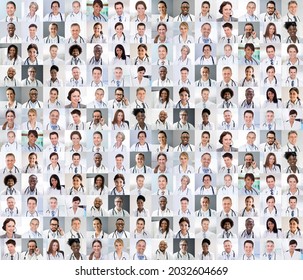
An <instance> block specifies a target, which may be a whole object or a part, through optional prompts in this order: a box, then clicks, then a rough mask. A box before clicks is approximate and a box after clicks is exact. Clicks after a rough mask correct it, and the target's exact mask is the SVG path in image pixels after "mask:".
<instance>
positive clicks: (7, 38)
mask: <svg viewBox="0 0 303 280" xmlns="http://www.w3.org/2000/svg"><path fill="white" fill-rule="evenodd" d="M0 43H22V39H21V38H20V37H19V36H18V35H16V34H15V35H14V36H13V37H10V36H8V35H7V36H5V37H2V38H1V40H0Z"/></svg>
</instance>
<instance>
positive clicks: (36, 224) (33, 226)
mask: <svg viewBox="0 0 303 280" xmlns="http://www.w3.org/2000/svg"><path fill="white" fill-rule="evenodd" d="M29 226H30V229H31V231H33V232H36V231H37V229H38V227H39V221H37V220H31V222H30V224H29Z"/></svg>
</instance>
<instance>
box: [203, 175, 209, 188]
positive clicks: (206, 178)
mask: <svg viewBox="0 0 303 280" xmlns="http://www.w3.org/2000/svg"><path fill="white" fill-rule="evenodd" d="M203 184H204V186H207V187H208V186H210V184H211V178H209V177H208V176H206V177H204V179H203Z"/></svg>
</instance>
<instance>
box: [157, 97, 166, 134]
mask: <svg viewBox="0 0 303 280" xmlns="http://www.w3.org/2000/svg"><path fill="white" fill-rule="evenodd" d="M166 107H167V102H166V104H165V107H164V108H166ZM157 123H158V124H159V125H160V124H161V123H162V122H161V121H160V120H156V125H157ZM165 128H166V129H167V130H168V123H167V122H165Z"/></svg>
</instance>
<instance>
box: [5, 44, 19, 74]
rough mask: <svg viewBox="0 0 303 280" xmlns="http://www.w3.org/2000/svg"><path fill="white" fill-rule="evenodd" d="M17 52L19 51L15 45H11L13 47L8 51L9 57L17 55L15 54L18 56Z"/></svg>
mask: <svg viewBox="0 0 303 280" xmlns="http://www.w3.org/2000/svg"><path fill="white" fill-rule="evenodd" d="M16 53H17V50H16V48H15V47H11V48H10V49H9V51H8V55H9V57H15V56H16ZM9 69H11V67H10V68H9ZM7 72H8V71H7ZM15 74H16V72H15Z"/></svg>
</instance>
